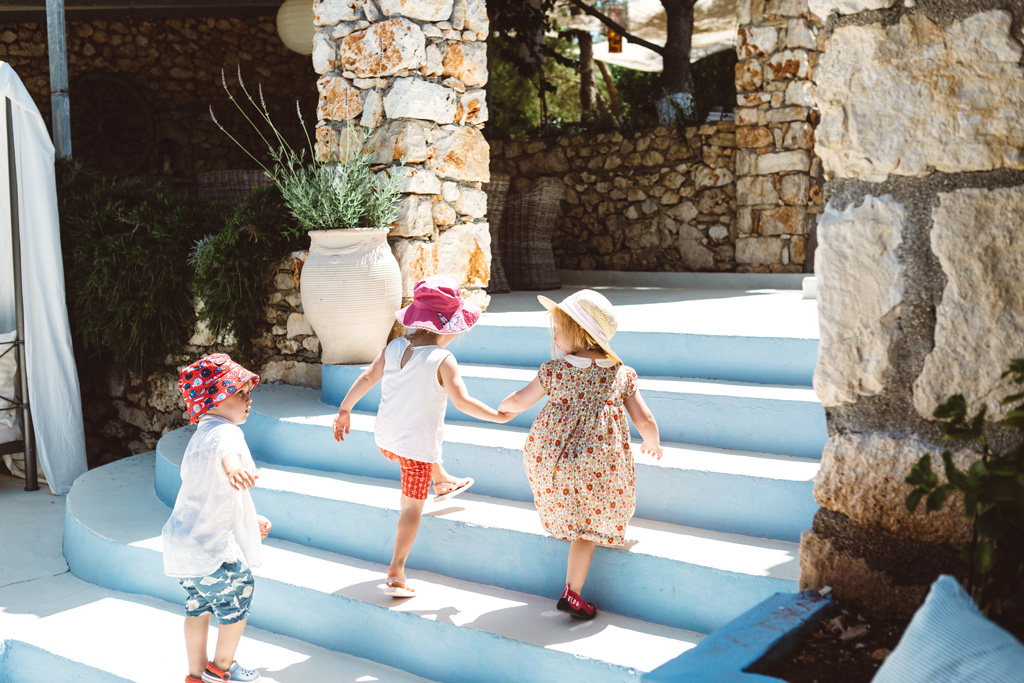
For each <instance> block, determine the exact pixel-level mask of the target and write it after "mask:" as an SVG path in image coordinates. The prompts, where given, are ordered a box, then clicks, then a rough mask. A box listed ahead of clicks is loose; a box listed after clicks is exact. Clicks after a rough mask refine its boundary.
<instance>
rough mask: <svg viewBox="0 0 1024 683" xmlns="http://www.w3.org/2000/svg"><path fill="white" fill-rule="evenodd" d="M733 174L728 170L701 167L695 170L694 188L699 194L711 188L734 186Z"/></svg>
mask: <svg viewBox="0 0 1024 683" xmlns="http://www.w3.org/2000/svg"><path fill="white" fill-rule="evenodd" d="M732 181H733V176H732V172H731V171H730V170H729V169H727V168H711V167H709V166H704V165H700V166H697V167H696V168H695V169H693V186H694V189H696V190H697V191H698V192H700V191H701V190H705V189H707V188H709V187H722V186H723V185H730V184H732Z"/></svg>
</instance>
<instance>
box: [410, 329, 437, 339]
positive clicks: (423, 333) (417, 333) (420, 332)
mask: <svg viewBox="0 0 1024 683" xmlns="http://www.w3.org/2000/svg"><path fill="white" fill-rule="evenodd" d="M433 334H436V332H433V331H431V330H425V329H423V328H422V327H409V328H406V330H405V338H406V339H408V340H409V341H413V340H414V339H421V338H423V337H428V336H431V335H433Z"/></svg>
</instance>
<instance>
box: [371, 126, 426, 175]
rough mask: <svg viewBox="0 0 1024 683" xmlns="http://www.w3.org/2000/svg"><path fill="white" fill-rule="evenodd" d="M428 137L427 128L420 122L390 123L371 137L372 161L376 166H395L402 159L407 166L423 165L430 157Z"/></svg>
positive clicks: (378, 129)
mask: <svg viewBox="0 0 1024 683" xmlns="http://www.w3.org/2000/svg"><path fill="white" fill-rule="evenodd" d="M426 136H427V131H426V128H425V127H424V126H423V124H422V123H420V122H419V121H413V120H411V119H399V120H397V121H388V122H387V123H386V124H385V125H383V126H381V127H379V128H377V130H375V131H374V132H373V134H372V135H371V136H370V139H369V141H368V146H369V148H370V150H371V155H372V156H371V159H372V161H373V163H375V164H393V163H395V162H397V161H399V160H401V159H404V160H405V163H407V164H419V163H422V162H424V161H426V160H427V156H428V150H427V138H426Z"/></svg>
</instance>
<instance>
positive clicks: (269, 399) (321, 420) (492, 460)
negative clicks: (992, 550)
mask: <svg viewBox="0 0 1024 683" xmlns="http://www.w3.org/2000/svg"><path fill="white" fill-rule="evenodd" d="M334 414H335V409H334V408H333V407H332V406H327V405H325V404H323V403H321V402H320V400H319V398H318V396H317V393H316V392H315V391H314V390H312V389H304V388H300V387H291V386H284V385H264V386H260V387H259V389H258V390H257V391H256V392H254V393H253V407H252V414H251V415H250V417H249V421H248V422H247V423H246V424H245V425H244V426H243V430H244V431H245V434H246V439H247V442H248V444H249V447H250V449H251V450H252V451H253V454H254V455H255V456H256V457H257V458H258V459H260V460H262V461H264V462H267V463H273V464H279V465H290V466H294V467H303V468H307V469H314V470H324V471H328V472H344V473H348V474H354V475H359V476H365V477H375V478H379V479H391V480H397V479H398V476H399V470H398V467H397V466H396V465H395V464H394V463H391V462H389V461H387V460H385V459H384V458H382V457H381V456H380V453H379V451H378V450H377V447H376V445H375V444H374V440H373V420H374V417H373V415H369V414H364V413H356V414H355V415H353V423H354V424H353V427H354V428H353V431H352V433H351V434H350V435H349V436H348V437H347V438H346V440H345V443H344V444H339V443H337V442H336V441H334V438H333V436H332V434H331V429H330V425H331V422H332V420H333V416H334ZM190 434H191V430H189V429H185V430H178V431H176V432H173V433H171V434H168V435H167V436H166V437H164V439H163V440H162V441H161V444H160V446H158V448H163V447H164V446H165V445H169V444H170V443H171V440H173V439H181V440H183V441H187V440H188V438H189V435H190ZM524 440H525V431H524V430H522V429H513V428H509V427H507V426H497V425H486V424H480V423H449V424H447V425H446V427H445V444H444V458H445V465H446V467H447V468H448V469H449V470H450V471H451V472H454V473H456V474H459V475H463V476H464V475H469V476H472V477H473V478H474V479H475V480H476V484H475V486H474V489H473V491H474V493H478V494H482V495H486V496H493V497H497V498H507V499H509V500H518V501H524V502H530V501H532V500H533V497H532V494H531V492H530V486H529V483H528V481H527V479H526V475H525V473H524V471H523V464H522V446H523V442H524ZM665 446H666V450H665V457H664V458H663V459H662V460H661V461H657V460H654V459H653V458H651V457H650V456H647V455H644V454H641V453H640V452H639V447H638V446H636V445H635V453H634V455H635V456H636V471H637V511H636V516H637V517H640V518H643V519H650V520H655V521H661V522H671V523H675V524H683V525H686V526H692V527H699V528H702V529H709V530H712V531H722V532H727V533H736V534H744V535H748V536H759V537H762V538H775V539H780V540H786V541H798V540H799V539H800V533H801V531H803V530H804V529H807V528H809V527H810V524H811V518H812V517H813V515H814V513H815V511H816V510H817V505H816V504H815V502H814V498H813V495H812V490H813V478H814V475H815V473H816V472H817V471H818V461H816V460H810V459H803V458H793V457H791V456H781V455H766V454H759V453H747V452H741V451H729V450H721V449H714V448H710V447H701V446H688V445H684V444H665ZM174 448H183V446H175V447H174Z"/></svg>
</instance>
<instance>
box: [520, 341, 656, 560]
mask: <svg viewBox="0 0 1024 683" xmlns="http://www.w3.org/2000/svg"><path fill="white" fill-rule="evenodd" d="M538 377H539V379H540V384H541V386H542V387H543V388H544V392H545V393H546V394H547V396H548V402H547V404H546V405H545V406H544V407H543V408H542V409H541V411H540V414H539V415H538V416H537V419H536V420H535V421H534V423H533V427H531V428H530V435H529V437H527V441H526V449H525V454H524V464H525V467H526V475H527V477H529V479H530V488H531V489H533V499H534V502H535V503H536V505H537V511H538V512H539V513H540V520H541V522H542V523H543V524H544V528H545V529H547V531H548V533H550V534H551V535H552V536H555V537H557V538H561V539H565V540H569V541H572V540H575V539H584V540H588V541H596V542H597V543H599V544H601V545H623V543H624V541H625V530H626V525H627V524H628V523H629V520H630V518H632V516H633V510H634V509H635V507H636V473H635V471H634V469H633V454H632V453H630V450H629V425H628V424H627V422H626V410H625V407H624V405H623V401H624V400H625V399H626V398H628V397H629V396H632V395H633V393H634V392H635V391H636V382H637V380H636V372H635V371H634V370H633V369H632V368H629V367H626V366H624V365H620V364H618V363H615V364H614V365H612V364H611V361H607V362H605V361H591V360H590V359H587V358H579V357H577V356H571V355H570V356H566V357H565V358H564V359H559V360H552V361H548V362H546V363H544V364H543V365H541V366H540V372H539V373H538Z"/></svg>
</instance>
